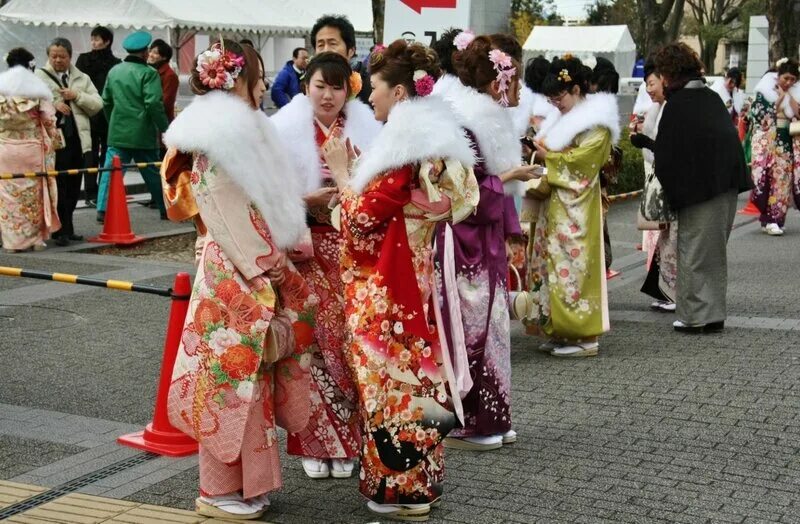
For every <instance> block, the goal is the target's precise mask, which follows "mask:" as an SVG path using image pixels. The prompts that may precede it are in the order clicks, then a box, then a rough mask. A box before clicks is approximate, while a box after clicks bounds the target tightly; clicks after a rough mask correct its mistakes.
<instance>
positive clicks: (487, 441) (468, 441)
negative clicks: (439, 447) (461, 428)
mask: <svg viewBox="0 0 800 524" xmlns="http://www.w3.org/2000/svg"><path fill="white" fill-rule="evenodd" d="M444 447H445V448H448V449H464V450H468V451H491V450H493V449H500V448H502V447H503V436H502V435H489V436H475V437H446V438H445V439H444Z"/></svg>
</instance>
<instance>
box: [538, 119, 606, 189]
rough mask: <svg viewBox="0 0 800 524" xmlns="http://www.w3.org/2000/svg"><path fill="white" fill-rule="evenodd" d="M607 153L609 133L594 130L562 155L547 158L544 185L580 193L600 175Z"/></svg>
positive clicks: (598, 128) (557, 152)
mask: <svg viewBox="0 0 800 524" xmlns="http://www.w3.org/2000/svg"><path fill="white" fill-rule="evenodd" d="M610 152H611V133H610V132H609V131H608V130H607V129H605V128H600V127H597V128H595V129H593V130H591V131H589V132H587V133H586V134H585V135H584V136H583V137H581V138H580V139H579V140H578V144H577V146H575V147H572V148H570V149H565V150H564V151H551V152H549V153H548V154H547V157H546V159H545V162H546V164H547V182H548V184H550V186H551V187H556V188H559V189H570V190H572V191H575V192H576V193H582V192H583V191H584V189H586V188H587V187H589V186H591V185H592V183H593V182H594V179H595V178H597V177H598V176H599V175H600V170H601V169H602V167H603V165H604V164H605V163H606V160H607V159H608V155H609V153H610Z"/></svg>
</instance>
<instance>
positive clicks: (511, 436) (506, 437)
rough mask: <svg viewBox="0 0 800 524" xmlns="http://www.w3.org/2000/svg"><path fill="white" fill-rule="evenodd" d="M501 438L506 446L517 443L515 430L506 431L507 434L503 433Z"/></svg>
mask: <svg viewBox="0 0 800 524" xmlns="http://www.w3.org/2000/svg"><path fill="white" fill-rule="evenodd" d="M500 436H501V437H502V438H503V445H504V446H505V445H506V444H513V443H514V442H516V441H517V432H516V431H514V430H513V429H509V430H508V431H506V432H505V433H503V434H502V435H500Z"/></svg>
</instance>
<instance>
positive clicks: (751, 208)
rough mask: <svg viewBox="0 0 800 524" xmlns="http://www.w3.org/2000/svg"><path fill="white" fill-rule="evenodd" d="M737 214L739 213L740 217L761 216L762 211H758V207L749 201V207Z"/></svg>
mask: <svg viewBox="0 0 800 524" xmlns="http://www.w3.org/2000/svg"><path fill="white" fill-rule="evenodd" d="M737 213H739V214H740V215H754V216H760V215H761V211H759V210H758V208H757V207H756V205H755V204H754V203H753V201H752V200H748V201H747V205H746V206H744V207H743V208H742V209H740V210H739V211H737Z"/></svg>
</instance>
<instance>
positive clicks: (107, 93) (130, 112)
mask: <svg viewBox="0 0 800 524" xmlns="http://www.w3.org/2000/svg"><path fill="white" fill-rule="evenodd" d="M103 110H104V111H105V114H106V118H107V119H108V145H109V146H112V147H123V148H128V149H158V132H159V131H161V132H164V131H166V130H167V126H168V125H169V123H168V122H167V113H166V112H165V111H164V100H163V99H162V94H161V78H160V77H159V76H158V71H156V70H155V69H154V68H152V67H150V66H149V65H147V63H145V61H144V60H142V59H141V58H139V57H137V56H132V55H129V56H128V57H127V58H126V59H125V60H124V61H123V62H122V63H121V64H117V65H115V66H114V67H112V68H111V71H109V72H108V77H107V78H106V86H105V88H104V89H103Z"/></svg>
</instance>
